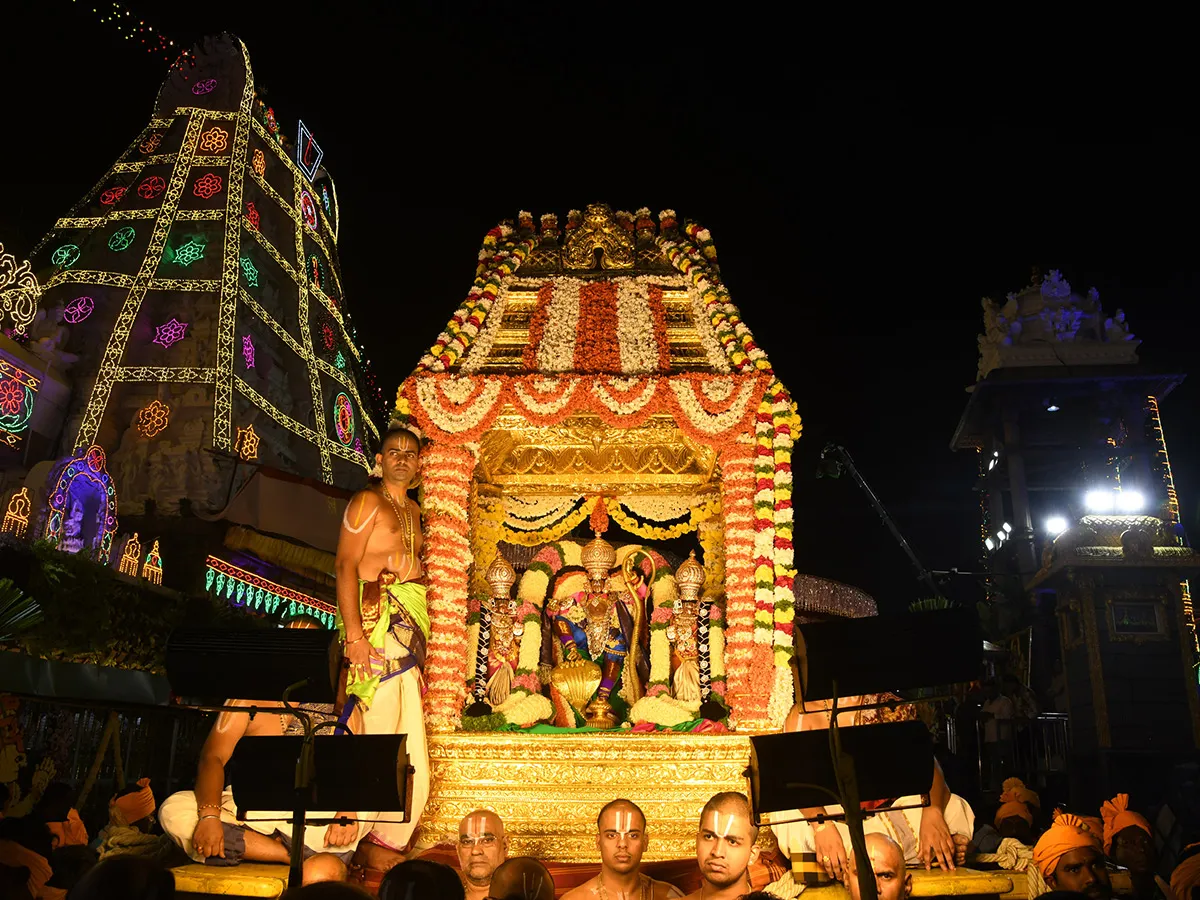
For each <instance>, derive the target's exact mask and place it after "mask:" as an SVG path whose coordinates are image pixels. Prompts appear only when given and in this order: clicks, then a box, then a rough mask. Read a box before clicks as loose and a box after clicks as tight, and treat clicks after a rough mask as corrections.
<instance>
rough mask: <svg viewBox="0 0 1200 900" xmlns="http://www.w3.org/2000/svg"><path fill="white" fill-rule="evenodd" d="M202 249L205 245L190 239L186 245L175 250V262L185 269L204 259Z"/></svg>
mask: <svg viewBox="0 0 1200 900" xmlns="http://www.w3.org/2000/svg"><path fill="white" fill-rule="evenodd" d="M204 247H205V245H204V244H202V243H200V242H199V241H197V240H196V239H195V238H190V239H189V240H188V242H187V243H186V244H184V245H183V246H181V247H178V248H177V249H176V250H175V262H177V263H179V265H181V266H183V267H184V268H187V267H188V266H190V265H191V264H192V263H194V262H195V261H196V260H198V259H203V258H204Z"/></svg>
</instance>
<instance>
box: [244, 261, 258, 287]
mask: <svg viewBox="0 0 1200 900" xmlns="http://www.w3.org/2000/svg"><path fill="white" fill-rule="evenodd" d="M240 262H241V264H242V275H243V276H245V278H246V284H248V285H250V287H258V269H256V268H255V267H254V263H252V262H251V261H250V257H248V256H243V257H242V258H241V260H240Z"/></svg>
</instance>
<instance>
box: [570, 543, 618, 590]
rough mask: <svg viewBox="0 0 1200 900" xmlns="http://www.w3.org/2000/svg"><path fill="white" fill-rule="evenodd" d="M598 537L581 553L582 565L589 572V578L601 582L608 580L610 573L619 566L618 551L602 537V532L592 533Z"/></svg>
mask: <svg viewBox="0 0 1200 900" xmlns="http://www.w3.org/2000/svg"><path fill="white" fill-rule="evenodd" d="M592 533H593V534H594V535H596V537H595V538H594V539H593V540H590V541H588V542H587V543H586V544H584V545H583V550H581V551H580V553H579V561H580V564H581V565H582V566H583V567H584V568H585V569H586V570H587V573H588V578H589V579H591V580H592V581H600V580H602V579H607V578H608V573H609V572H610V571H611V570H612V567H613V566H615V565H616V564H617V551H616V550H614V549H613V545H612V544H610V543H609V542H608V541H606V540H605V539H604V538H602V537H600V532H598V531H594V532H592Z"/></svg>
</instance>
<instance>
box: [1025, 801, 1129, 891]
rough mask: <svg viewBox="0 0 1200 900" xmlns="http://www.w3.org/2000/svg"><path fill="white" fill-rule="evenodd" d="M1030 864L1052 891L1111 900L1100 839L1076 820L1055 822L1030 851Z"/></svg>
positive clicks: (1068, 817)
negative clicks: (1040, 874) (1070, 892)
mask: <svg viewBox="0 0 1200 900" xmlns="http://www.w3.org/2000/svg"><path fill="white" fill-rule="evenodd" d="M1033 864H1034V865H1035V866H1037V867H1038V871H1040V872H1041V873H1042V877H1043V878H1044V879H1045V880H1046V884H1047V885H1049V887H1050V889H1051V890H1055V891H1075V892H1076V893H1080V894H1086V895H1087V896H1088V897H1090V898H1092V900H1109V898H1110V897H1111V896H1112V885H1111V884H1110V883H1109V880H1108V870H1107V869H1106V868H1105V863H1104V853H1103V852H1102V851H1101V849H1100V835H1099V834H1094V833H1092V832H1091V831H1089V830H1087V828H1086V827H1085V826H1084V823H1083V821H1082V820H1081V819H1080V817H1079V816H1073V815H1071V814H1070V813H1062V814H1060V815H1059V816H1057V817H1056V818H1055V820H1054V824H1053V825H1051V826H1050V830H1049V831H1047V832H1046V833H1045V834H1043V835H1042V836H1041V838H1040V839H1039V840H1038V842H1037V845H1036V846H1035V847H1034V848H1033Z"/></svg>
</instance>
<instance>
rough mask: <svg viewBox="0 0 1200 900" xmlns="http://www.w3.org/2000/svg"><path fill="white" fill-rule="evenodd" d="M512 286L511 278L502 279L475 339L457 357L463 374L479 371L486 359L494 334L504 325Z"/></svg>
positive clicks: (493, 341)
mask: <svg viewBox="0 0 1200 900" xmlns="http://www.w3.org/2000/svg"><path fill="white" fill-rule="evenodd" d="M512 286H513V279H505V280H504V282H503V284H502V287H501V289H500V293H499V294H497V295H496V299H495V301H494V302H493V303H492V306H491V309H490V310H489V311H488V313H487V315H486V316H485V317H484V320H483V325H482V326H481V327H480V329H479V333H478V334H477V335H476V336H475V340H474V341H473V342H472V343H471V345H470V346H469V347H468V348H467V349H466V351H465V352H464V353H463V355H462V356H461V357H460V358H459V366H458V370H459V371H460V372H462V373H463V374H464V375H471V374H474V373H475V372H477V371H479V367H480V366H482V365H483V364H484V363H485V362H486V361H487V358H488V355H489V354H490V353H491V352H492V345H493V344H495V343H496V336H497V335H498V334H499V333H500V331H501V329H502V328H503V327H504V310H505V308H506V307H507V306H508V292H509V291H510V290H511V288H512Z"/></svg>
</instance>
